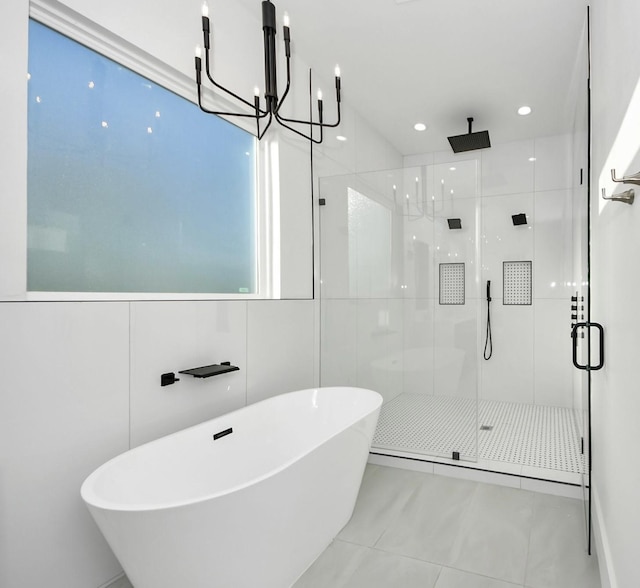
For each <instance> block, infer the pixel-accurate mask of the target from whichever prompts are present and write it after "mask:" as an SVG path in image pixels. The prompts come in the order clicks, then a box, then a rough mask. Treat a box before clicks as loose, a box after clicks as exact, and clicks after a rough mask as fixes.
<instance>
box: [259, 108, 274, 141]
mask: <svg viewBox="0 0 640 588" xmlns="http://www.w3.org/2000/svg"><path fill="white" fill-rule="evenodd" d="M272 122H273V115H272V114H271V113H269V122H268V123H267V126H266V127H265V128H264V129H263V130H262V133H261V132H260V122H259V120H258V122H257V124H258V135H257V136H258V141H260V139H262V137H264V134H265V133H266V132H267V129H268V128H269V127H270V126H271V123H272Z"/></svg>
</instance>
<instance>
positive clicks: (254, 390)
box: [247, 300, 316, 404]
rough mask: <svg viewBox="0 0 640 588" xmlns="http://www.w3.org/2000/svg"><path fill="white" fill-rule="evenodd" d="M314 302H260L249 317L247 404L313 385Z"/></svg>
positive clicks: (252, 306)
mask: <svg viewBox="0 0 640 588" xmlns="http://www.w3.org/2000/svg"><path fill="white" fill-rule="evenodd" d="M313 304H314V303H313V301H311V300H260V301H254V302H250V303H249V308H248V316H247V404H253V403H254V402H258V401H260V400H264V399H265V398H269V397H271V396H275V395H277V394H283V393H285V392H292V391H294V390H302V389H304V388H312V387H313V386H314V383H315V382H314V378H313V374H314V361H315V358H314V354H313V350H314V344H313V342H314V338H315V336H316V334H315V331H314V309H313Z"/></svg>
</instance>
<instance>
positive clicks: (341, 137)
mask: <svg viewBox="0 0 640 588" xmlns="http://www.w3.org/2000/svg"><path fill="white" fill-rule="evenodd" d="M336 139H338V141H346V140H347V138H346V137H345V136H344V135H337V136H336Z"/></svg>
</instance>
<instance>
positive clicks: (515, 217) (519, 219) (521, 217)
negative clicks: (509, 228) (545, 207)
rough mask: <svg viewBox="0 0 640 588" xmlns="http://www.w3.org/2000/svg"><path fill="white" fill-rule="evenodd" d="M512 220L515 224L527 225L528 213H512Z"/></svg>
mask: <svg viewBox="0 0 640 588" xmlns="http://www.w3.org/2000/svg"><path fill="white" fill-rule="evenodd" d="M511 220H512V221H513V224H514V226H516V227H517V226H518V225H526V224H527V215H526V214H525V213H524V212H521V213H520V214H512V215H511Z"/></svg>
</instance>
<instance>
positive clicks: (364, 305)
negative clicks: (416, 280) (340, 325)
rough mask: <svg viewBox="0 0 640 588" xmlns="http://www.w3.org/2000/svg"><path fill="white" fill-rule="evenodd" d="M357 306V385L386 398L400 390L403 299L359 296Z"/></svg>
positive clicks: (387, 399)
mask: <svg viewBox="0 0 640 588" xmlns="http://www.w3.org/2000/svg"><path fill="white" fill-rule="evenodd" d="M357 309H358V310H357V350H356V356H357V370H358V371H357V377H358V385H359V386H362V387H363V388H370V389H372V390H376V391H377V392H379V393H380V394H382V396H383V398H384V401H385V402H388V401H389V400H391V399H392V398H394V397H395V396H397V395H398V394H400V393H401V392H402V379H403V370H402V366H403V356H402V339H403V334H402V328H403V311H402V309H403V301H402V300H401V299H382V298H375V299H369V300H367V299H362V300H358V306H357Z"/></svg>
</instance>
